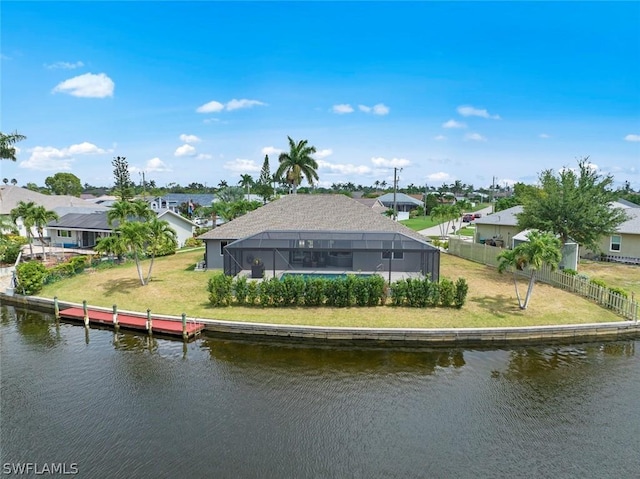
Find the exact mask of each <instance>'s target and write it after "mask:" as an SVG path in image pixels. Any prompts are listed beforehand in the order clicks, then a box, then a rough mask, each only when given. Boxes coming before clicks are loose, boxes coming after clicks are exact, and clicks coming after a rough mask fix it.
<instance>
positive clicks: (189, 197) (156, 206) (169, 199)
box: [146, 193, 216, 213]
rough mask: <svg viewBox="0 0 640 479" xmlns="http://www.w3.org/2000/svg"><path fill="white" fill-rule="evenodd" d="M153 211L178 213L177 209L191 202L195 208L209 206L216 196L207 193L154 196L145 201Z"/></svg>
mask: <svg viewBox="0 0 640 479" xmlns="http://www.w3.org/2000/svg"><path fill="white" fill-rule="evenodd" d="M146 200H147V201H148V202H149V205H150V206H151V209H152V210H154V211H162V210H171V211H173V212H174V213H178V207H179V206H180V205H181V204H183V203H187V204H189V202H192V203H193V204H194V205H195V206H197V205H200V206H211V204H212V203H213V202H214V201H215V200H216V196H215V195H213V194H209V193H193V194H189V193H169V194H167V195H165V196H156V197H150V198H147V199H146Z"/></svg>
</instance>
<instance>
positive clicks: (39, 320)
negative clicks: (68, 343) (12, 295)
mask: <svg viewBox="0 0 640 479" xmlns="http://www.w3.org/2000/svg"><path fill="white" fill-rule="evenodd" d="M0 315H1V316H2V323H3V324H6V323H8V322H9V321H10V320H11V319H14V320H15V324H16V330H17V331H18V332H19V333H20V335H21V336H22V338H23V339H24V340H25V341H26V342H27V343H29V344H31V345H35V346H44V347H45V348H53V347H55V346H56V345H57V344H58V343H59V342H60V341H61V340H62V338H61V336H60V325H59V324H56V323H55V322H53V321H51V318H48V319H49V320H46V319H45V320H43V314H42V313H37V312H33V311H29V310H26V309H16V308H14V307H13V306H8V305H0Z"/></svg>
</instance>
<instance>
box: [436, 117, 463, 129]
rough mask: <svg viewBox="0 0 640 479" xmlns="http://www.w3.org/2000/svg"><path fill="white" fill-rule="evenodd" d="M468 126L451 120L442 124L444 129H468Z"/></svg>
mask: <svg viewBox="0 0 640 479" xmlns="http://www.w3.org/2000/svg"><path fill="white" fill-rule="evenodd" d="M466 127H467V125H465V124H464V123H462V122H461V121H456V120H453V119H452V120H449V121H447V122H445V123H443V124H442V128H466Z"/></svg>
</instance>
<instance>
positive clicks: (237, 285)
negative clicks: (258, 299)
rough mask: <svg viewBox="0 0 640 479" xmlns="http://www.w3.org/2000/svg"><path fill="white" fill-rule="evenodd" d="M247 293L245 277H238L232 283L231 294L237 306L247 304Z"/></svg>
mask: <svg viewBox="0 0 640 479" xmlns="http://www.w3.org/2000/svg"><path fill="white" fill-rule="evenodd" d="M248 293H249V287H248V284H247V277H246V276H240V277H238V278H237V279H236V280H235V281H234V282H233V294H234V295H235V297H236V301H237V302H238V304H241V305H244V304H245V303H246V302H247V294H248Z"/></svg>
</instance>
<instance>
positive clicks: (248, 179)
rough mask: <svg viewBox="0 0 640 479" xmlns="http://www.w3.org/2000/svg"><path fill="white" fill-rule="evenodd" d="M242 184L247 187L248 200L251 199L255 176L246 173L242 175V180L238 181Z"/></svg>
mask: <svg viewBox="0 0 640 479" xmlns="http://www.w3.org/2000/svg"><path fill="white" fill-rule="evenodd" d="M238 184H239V185H240V186H242V187H243V188H246V189H247V201H249V195H250V193H251V187H252V186H253V185H254V184H255V182H254V181H253V177H252V176H251V175H248V174H245V175H240V181H239V182H238Z"/></svg>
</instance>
